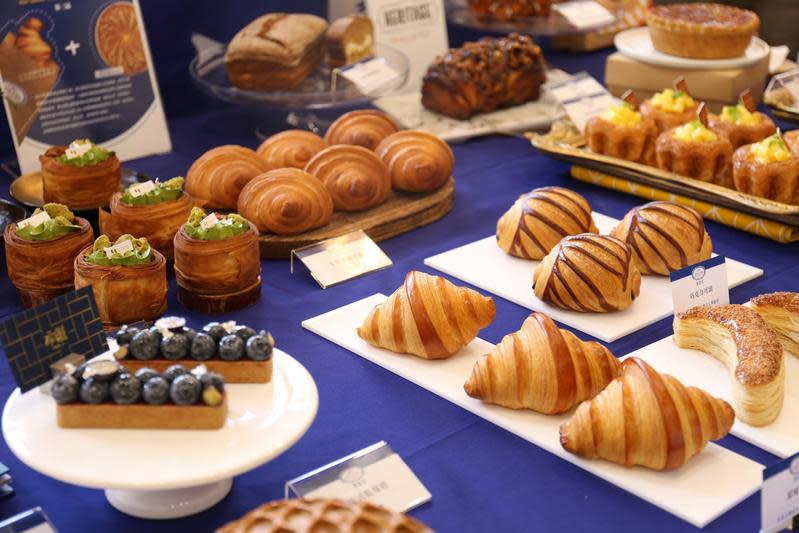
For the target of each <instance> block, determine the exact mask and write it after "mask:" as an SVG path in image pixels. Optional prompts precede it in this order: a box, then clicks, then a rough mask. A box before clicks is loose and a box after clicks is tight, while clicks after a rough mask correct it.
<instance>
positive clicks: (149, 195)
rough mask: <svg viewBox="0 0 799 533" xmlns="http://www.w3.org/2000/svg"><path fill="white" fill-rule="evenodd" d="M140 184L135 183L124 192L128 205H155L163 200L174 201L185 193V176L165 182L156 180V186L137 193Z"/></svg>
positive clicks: (123, 198) (124, 199)
mask: <svg viewBox="0 0 799 533" xmlns="http://www.w3.org/2000/svg"><path fill="white" fill-rule="evenodd" d="M137 185H139V184H133V185H131V186H130V187H128V188H127V189H125V192H124V193H122V201H123V202H125V203H126V204H128V205H153V204H160V203H161V202H173V201H175V200H177V199H178V198H180V197H181V196H182V195H183V178H182V177H177V178H172V179H171V180H167V181H165V182H163V183H161V182H158V181H156V182H155V188H153V189H151V190H149V191H147V192H145V193H142V194H139V195H138V196H137V195H136V194H135V192H136V191H135V188H136V187H137Z"/></svg>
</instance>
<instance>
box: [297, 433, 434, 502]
mask: <svg viewBox="0 0 799 533" xmlns="http://www.w3.org/2000/svg"><path fill="white" fill-rule="evenodd" d="M292 495H294V496H299V497H301V498H339V499H342V500H349V501H369V502H371V503H375V504H377V505H382V506H383V507H386V508H388V509H391V510H392V511H396V512H399V513H404V512H407V511H409V510H411V509H414V508H415V507H418V506H419V505H422V504H423V503H426V502H428V501H430V499H431V495H430V492H429V491H428V490H427V488H426V487H425V486H424V485H423V484H422V482H421V481H419V478H417V477H416V475H415V474H414V473H413V471H412V470H411V469H410V467H408V465H407V464H406V463H405V461H403V460H402V458H401V457H400V456H399V455H397V454H396V453H395V452H394V450H393V449H392V448H391V446H389V445H388V444H386V443H385V442H378V443H377V444H373V445H372V446H369V447H368V448H364V449H363V450H360V451H358V452H355V453H354V454H352V455H348V456H347V457H344V458H342V459H339V460H338V461H335V462H333V463H330V464H328V465H325V466H323V467H321V468H318V469H316V470H314V471H313V472H309V473H308V474H305V475H304V476H301V477H298V478H296V479H292V480H291V481H289V482H288V483H286V497H287V498H288V497H290V496H292Z"/></svg>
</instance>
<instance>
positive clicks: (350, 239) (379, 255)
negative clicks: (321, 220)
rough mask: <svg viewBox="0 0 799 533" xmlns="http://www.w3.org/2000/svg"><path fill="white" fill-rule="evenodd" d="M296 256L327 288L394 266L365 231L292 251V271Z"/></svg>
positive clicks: (321, 284) (323, 286) (322, 285)
mask: <svg viewBox="0 0 799 533" xmlns="http://www.w3.org/2000/svg"><path fill="white" fill-rule="evenodd" d="M295 256H296V257H297V259H299V260H300V261H302V263H303V264H304V265H305V266H306V267H308V270H310V271H311V276H312V277H313V279H315V280H316V282H317V283H319V285H320V286H321V287H322V288H323V289H326V288H328V287H330V286H332V285H335V284H337V283H341V282H342V281H347V280H348V279H352V278H356V277H358V276H362V275H364V274H367V273H369V272H374V271H376V270H382V269H384V268H387V267H390V266H391V265H392V263H391V259H389V257H388V256H387V255H386V254H385V253H384V252H383V250H381V249H380V247H379V246H378V245H377V244H375V241H373V240H372V239H371V238H369V236H368V235H367V234H366V233H364V232H363V231H362V230H358V231H353V232H352V233H348V234H346V235H342V236H341V237H336V238H334V239H328V240H326V241H321V242H318V243H316V244H312V245H310V246H305V247H303V248H298V249H297V250H292V251H291V268H292V272H293V271H294V257H295Z"/></svg>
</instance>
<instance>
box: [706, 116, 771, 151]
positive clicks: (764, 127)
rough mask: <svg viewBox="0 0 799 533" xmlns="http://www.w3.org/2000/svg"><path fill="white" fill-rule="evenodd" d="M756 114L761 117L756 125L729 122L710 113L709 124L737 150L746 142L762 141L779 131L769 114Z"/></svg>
mask: <svg viewBox="0 0 799 533" xmlns="http://www.w3.org/2000/svg"><path fill="white" fill-rule="evenodd" d="M756 115H757V116H759V117H760V123H759V124H757V125H754V126H752V125H747V124H734V123H732V122H727V121H726V120H721V117H720V116H719V115H710V117H709V118H708V124H709V127H710V129H712V130H713V131H715V132H716V133H718V134H719V135H723V136H724V137H726V138H727V140H728V141H730V144H731V145H732V149H733V150H737V149H738V148H740V147H741V146H743V145H745V144H752V143H756V142H760V141H762V140H763V139H765V138H766V137H769V136H771V135H773V134H774V132H776V131H777V127H776V126H775V125H774V122H773V121H772V120H771V119H770V118H769V117H768V116H767V115H764V114H763V113H760V112H757V113H756Z"/></svg>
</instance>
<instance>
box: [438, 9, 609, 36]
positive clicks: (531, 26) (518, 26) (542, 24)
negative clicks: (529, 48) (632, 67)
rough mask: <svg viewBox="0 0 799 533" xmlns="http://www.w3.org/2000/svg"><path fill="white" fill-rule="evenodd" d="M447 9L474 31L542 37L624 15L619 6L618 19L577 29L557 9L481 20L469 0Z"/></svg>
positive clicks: (587, 29) (568, 32) (449, 15)
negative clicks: (518, 16) (547, 12)
mask: <svg viewBox="0 0 799 533" xmlns="http://www.w3.org/2000/svg"><path fill="white" fill-rule="evenodd" d="M580 1H582V0H573V2H571V3H575V2H580ZM446 10H447V20H448V21H449V22H452V23H455V24H459V25H461V26H464V27H467V28H470V29H473V30H479V31H483V32H493V33H510V32H516V33H521V34H526V35H532V36H541V37H554V36H558V35H576V34H580V33H588V32H591V31H596V30H601V29H602V28H606V27H608V26H611V25H613V24H615V23H616V22H617V21H618V19H619V17H620V15H621V10H620V9H619V10H617V11H616V12H615V13H613V15H614V16H615V20H614V21H613V22H608V23H602V24H596V25H590V26H583V27H582V28H577V27H575V26H572V25H571V24H570V23H569V22H568V21H567V20H566V18H565V17H563V16H562V15H560V14H559V13H558V12H556V11H555V10H554V9H552V10H550V14H549V15H548V16H546V17H525V18H518V19H514V20H512V21H510V20H481V19H478V18H477V17H476V16H474V14H473V13H472V11H471V10H470V9H469V0H447V1H446Z"/></svg>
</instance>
